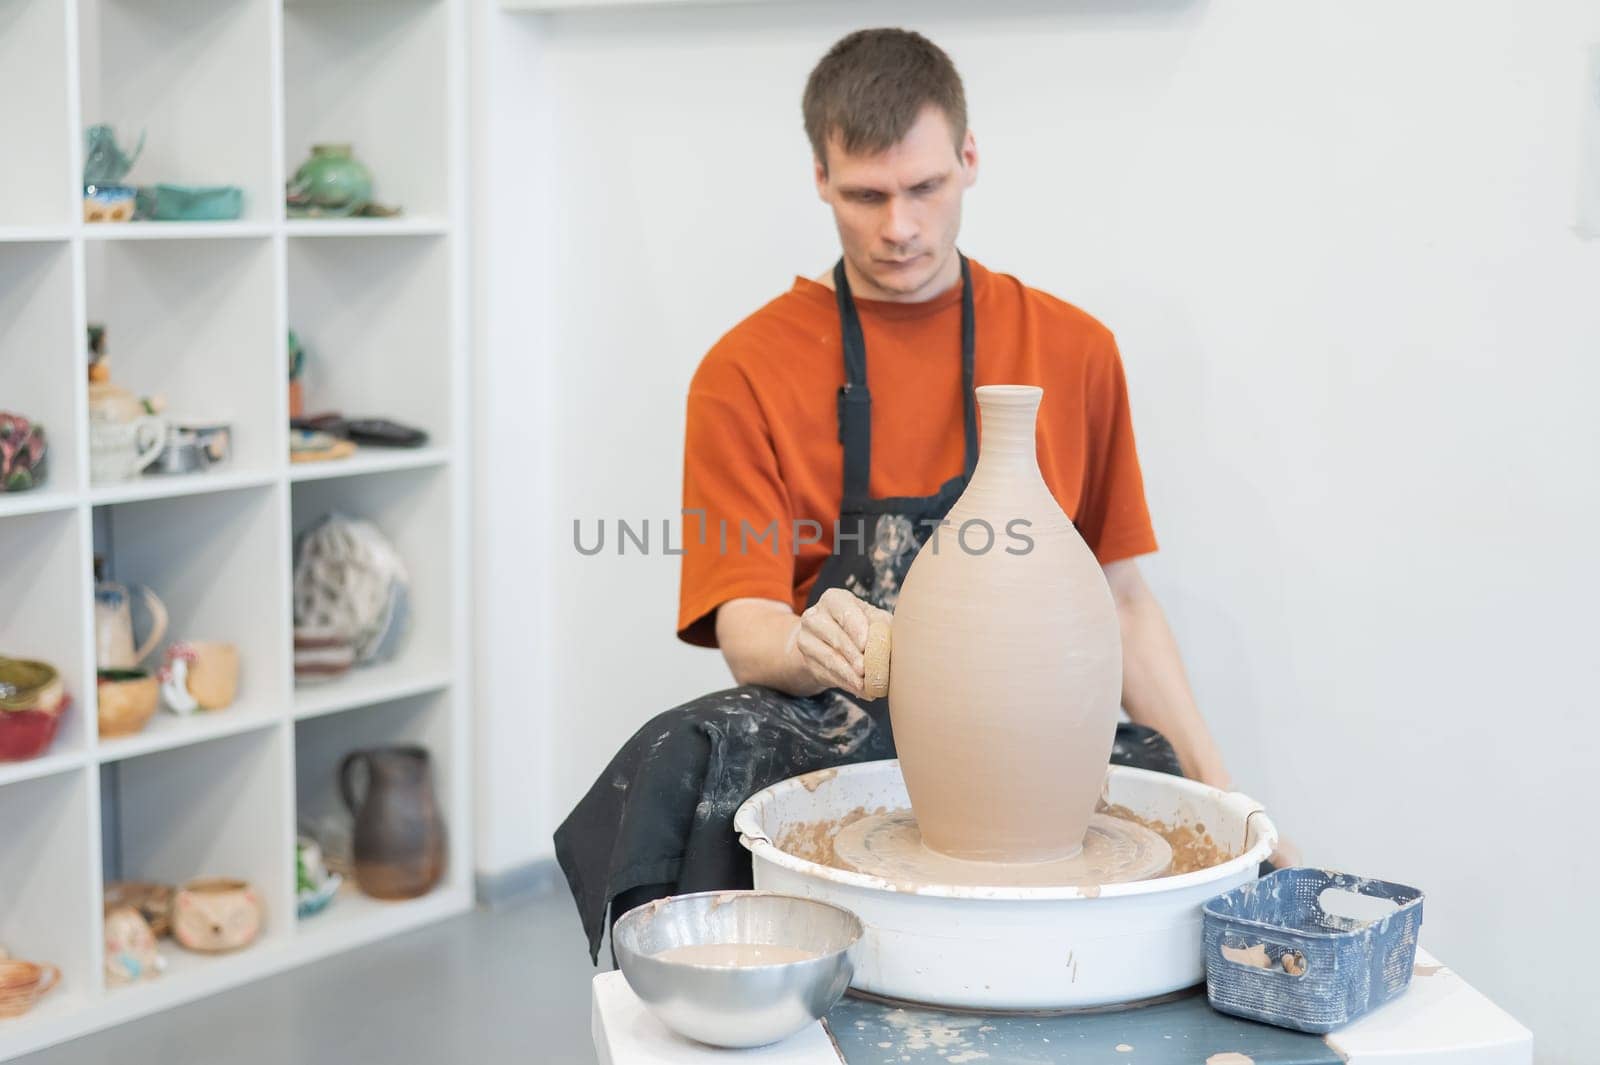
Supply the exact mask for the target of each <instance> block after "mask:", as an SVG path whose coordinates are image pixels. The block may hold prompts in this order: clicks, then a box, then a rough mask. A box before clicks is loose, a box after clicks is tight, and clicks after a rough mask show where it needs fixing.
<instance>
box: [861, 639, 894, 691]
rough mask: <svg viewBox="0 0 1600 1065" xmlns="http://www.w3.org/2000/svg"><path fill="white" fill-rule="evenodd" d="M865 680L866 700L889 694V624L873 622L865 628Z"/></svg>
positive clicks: (863, 689)
mask: <svg viewBox="0 0 1600 1065" xmlns="http://www.w3.org/2000/svg"><path fill="white" fill-rule="evenodd" d="M864 657H865V659H866V667H867V668H866V674H867V675H866V680H865V682H864V684H863V688H862V691H863V694H865V695H866V697H867V698H868V699H882V698H883V697H884V696H885V695H888V694H889V623H888V622H887V621H874V622H873V623H872V624H871V625H870V626H868V628H867V649H866V651H865V652H864Z"/></svg>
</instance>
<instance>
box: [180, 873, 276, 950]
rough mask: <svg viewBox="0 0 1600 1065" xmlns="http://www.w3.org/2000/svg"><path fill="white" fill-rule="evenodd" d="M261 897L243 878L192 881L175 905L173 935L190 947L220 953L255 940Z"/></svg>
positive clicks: (258, 930) (258, 925) (259, 928)
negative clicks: (257, 895)
mask: <svg viewBox="0 0 1600 1065" xmlns="http://www.w3.org/2000/svg"><path fill="white" fill-rule="evenodd" d="M261 920H262V907H261V900H260V899H258V898H257V897H256V893H255V892H254V891H253V890H252V889H251V887H250V885H249V884H247V883H245V882H244V881H243V880H228V879H211V880H191V881H189V883H187V884H185V885H184V886H183V890H182V891H179V892H178V897H177V899H176V900H175V901H174V902H173V904H172V935H173V938H175V939H176V940H177V941H178V942H179V943H181V944H183V945H184V946H185V947H187V948H188V949H190V950H198V951H204V952H207V953H217V952H221V951H227V950H238V949H239V948H240V947H247V946H249V945H250V944H251V943H253V942H255V938H256V935H257V933H259V932H260V931H261Z"/></svg>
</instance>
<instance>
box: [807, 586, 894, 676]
mask: <svg viewBox="0 0 1600 1065" xmlns="http://www.w3.org/2000/svg"><path fill="white" fill-rule="evenodd" d="M889 617H891V615H890V614H889V612H888V611H887V610H879V609H878V608H877V607H875V606H873V605H872V604H871V603H869V602H867V601H866V600H864V599H861V598H859V597H857V596H854V595H851V594H850V593H849V592H847V591H845V590H844V589H843V588H829V589H828V590H827V591H825V592H823V593H822V595H821V596H820V597H818V599H817V601H816V602H815V603H814V604H812V605H811V606H810V607H807V608H806V612H805V613H804V614H801V615H800V623H799V624H798V625H796V626H795V629H794V635H793V636H791V637H790V643H791V646H792V648H793V651H794V653H795V654H798V655H799V656H800V660H801V662H802V663H803V664H804V668H805V669H806V670H807V672H808V673H809V674H810V676H811V677H812V678H813V679H814V680H815V681H816V682H817V683H818V684H819V685H820V687H819V688H818V690H819V691H820V690H821V689H822V688H842V689H843V690H845V691H847V692H849V693H850V694H851V695H861V694H862V687H863V685H864V684H865V682H866V672H867V665H866V654H865V652H866V648H867V628H868V627H869V626H870V625H871V624H872V622H874V621H876V620H879V619H882V620H888V618H889Z"/></svg>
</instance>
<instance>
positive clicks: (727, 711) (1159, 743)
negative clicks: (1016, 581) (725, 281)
mask: <svg viewBox="0 0 1600 1065" xmlns="http://www.w3.org/2000/svg"><path fill="white" fill-rule="evenodd" d="M833 282H834V290H835V293H836V294H837V297H838V303H839V324H840V329H841V333H842V335H843V348H844V364H845V385H844V387H843V388H841V389H840V390H839V398H838V403H839V440H840V443H841V444H842V445H843V448H844V497H843V501H842V504H841V506H840V514H839V530H840V535H839V536H838V537H837V539H836V541H835V543H834V551H833V554H832V555H831V556H830V557H829V558H828V560H827V561H826V562H824V563H823V566H822V569H821V570H820V571H819V572H818V574H817V580H816V584H815V585H814V586H813V587H812V589H811V594H810V597H809V603H812V604H814V603H815V602H816V601H817V600H818V599H820V598H821V597H822V594H823V593H824V592H826V591H827V590H828V589H830V588H844V589H846V590H848V591H850V592H852V593H854V594H855V595H857V596H859V597H860V598H862V599H865V600H866V601H867V602H870V603H872V604H873V605H875V606H878V607H881V608H883V609H884V610H890V611H892V610H893V609H894V605H895V601H896V600H897V599H898V598H899V594H900V585H901V582H902V581H903V580H904V579H905V575H906V572H907V571H908V570H909V569H910V568H911V561H912V559H914V558H915V557H916V555H917V551H918V550H920V549H921V547H922V545H923V543H924V542H925V541H926V540H927V538H928V537H929V536H930V535H931V534H932V532H933V530H934V528H935V527H936V524H935V523H937V522H938V521H939V520H941V519H943V518H944V516H945V515H946V514H947V513H949V511H950V508H951V507H952V506H953V505H954V504H955V501H956V500H957V499H958V498H959V497H960V496H961V493H962V492H963V491H965V490H966V487H967V481H968V479H969V478H971V476H972V471H973V470H974V468H976V466H977V462H978V413H977V400H976V395H975V392H974V382H973V375H974V367H975V350H974V349H975V338H976V323H975V320H974V317H973V307H972V299H973V296H972V274H971V270H970V268H969V267H968V265H967V260H966V257H965V256H962V257H961V284H962V291H961V388H962V420H963V432H964V434H965V439H966V458H965V461H964V463H963V467H962V471H961V473H959V474H958V475H956V476H955V477H952V478H950V480H948V481H946V482H945V483H944V484H943V485H941V486H940V488H939V490H938V491H937V492H936V493H934V494H933V495H931V496H912V497H903V498H897V499H873V498H871V494H870V491H869V481H870V478H871V472H872V396H871V393H870V392H869V391H868V389H867V351H866V344H865V341H864V340H863V339H862V335H861V320H860V318H859V317H858V316H857V313H856V306H855V300H854V299H853V298H852V296H851V293H850V283H849V281H848V279H847V278H846V276H845V270H844V262H843V261H842V260H841V261H840V262H839V264H838V265H836V266H835V267H834V270H833ZM893 757H895V750H894V734H893V732H892V731H891V729H890V725H889V706H888V700H887V699H877V700H866V699H862V698H859V697H856V696H852V695H848V694H846V693H844V692H842V691H840V690H838V689H836V688H835V689H829V690H828V691H825V692H822V693H820V694H818V695H812V696H795V695H787V694H785V693H783V692H779V691H775V690H773V689H771V688H765V687H761V686H758V685H744V686H742V687H738V688H730V689H728V690H726V691H720V692H714V693H712V694H710V695H705V696H701V697H700V698H698V699H693V700H691V701H690V702H687V703H684V704H683V705H682V706H679V707H675V708H674V709H671V710H668V711H666V712H665V713H663V714H660V715H658V716H657V717H655V718H654V719H653V720H651V721H650V723H649V724H647V725H645V726H644V727H643V728H642V729H640V730H639V731H638V732H637V733H635V734H634V736H633V738H632V739H630V740H629V741H628V742H627V743H626V744H624V745H623V747H622V749H621V750H620V751H618V752H617V754H616V756H615V757H614V758H612V760H611V764H610V765H608V766H607V767H606V769H605V771H604V772H603V773H601V774H600V777H599V779H597V780H596V781H595V782H594V785H593V786H592V787H591V788H590V789H589V791H588V793H587V794H586V795H585V796H584V797H583V799H582V800H581V801H580V802H579V803H578V805H577V806H576V807H575V808H574V809H573V811H572V813H571V814H569V815H568V816H567V819H566V820H565V821H564V822H562V824H561V827H560V828H558V829H557V830H556V834H555V849H556V859H557V861H559V862H560V863H561V868H562V870H563V872H565V874H566V877H567V884H568V886H570V887H571V889H572V896H573V899H574V900H575V901H576V902H577V904H578V912H579V915H580V916H581V917H582V920H583V928H584V932H585V933H586V934H587V936H588V939H589V952H590V956H591V957H592V958H594V959H596V960H598V958H599V953H600V943H601V940H602V938H603V937H604V935H605V926H606V911H607V909H608V908H614V909H615V914H616V915H620V914H621V913H622V912H624V911H625V909H626V908H627V905H631V904H637V903H639V902H643V901H645V896H648V897H659V896H661V895H666V894H686V893H689V892H693V891H717V890H733V889H738V888H748V887H750V886H751V871H750V856H749V853H748V852H747V851H745V850H744V849H743V848H742V847H741V846H740V845H739V842H738V840H737V838H736V837H735V834H734V831H733V815H734V813H735V812H736V811H737V810H738V808H739V806H740V804H742V803H743V802H744V800H745V799H747V798H749V797H750V796H751V795H753V794H755V793H756V792H758V791H760V790H762V789H763V788H766V787H770V786H771V785H773V784H776V783H778V782H779V781H783V780H787V779H789V778H790V777H794V776H799V775H800V774H802V773H809V772H811V771H812V770H816V769H828V768H831V767H834V766H840V765H848V764H851V763H855V762H868V761H875V760H878V759H883V758H893ZM1111 760H1112V762H1113V763H1117V764H1124V765H1139V766H1143V767H1145V768H1150V769H1160V770H1162V771H1165V772H1172V773H1177V772H1178V768H1177V759H1176V757H1175V756H1174V755H1173V753H1172V748H1171V746H1170V745H1168V744H1167V742H1166V741H1165V740H1164V739H1163V738H1162V737H1161V736H1160V735H1158V734H1157V733H1155V732H1153V731H1152V730H1150V729H1144V728H1140V727H1137V726H1131V725H1126V724H1124V725H1122V726H1119V728H1118V732H1117V746H1116V748H1115V749H1114V750H1113V752H1112V759H1111ZM619 896H621V897H622V899H625V900H628V901H627V903H626V904H624V903H623V902H622V901H621V900H619Z"/></svg>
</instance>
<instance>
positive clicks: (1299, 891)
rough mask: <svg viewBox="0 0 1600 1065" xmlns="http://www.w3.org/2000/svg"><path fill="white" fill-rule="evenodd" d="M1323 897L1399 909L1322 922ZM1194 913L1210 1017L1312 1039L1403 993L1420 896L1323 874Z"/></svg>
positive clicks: (1287, 873)
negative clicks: (1346, 896) (1343, 896)
mask: <svg viewBox="0 0 1600 1065" xmlns="http://www.w3.org/2000/svg"><path fill="white" fill-rule="evenodd" d="M1330 888H1331V889H1334V890H1338V891H1344V892H1350V893H1353V894H1356V895H1365V896H1369V897H1371V898H1375V899H1387V900H1389V901H1391V902H1394V903H1396V904H1398V906H1399V909H1396V910H1394V911H1393V912H1391V913H1389V914H1387V915H1386V916H1381V917H1377V918H1376V919H1371V918H1362V917H1358V916H1340V915H1339V914H1337V913H1329V912H1327V911H1326V910H1324V909H1323V904H1322V901H1321V899H1322V894H1323V892H1325V891H1327V890H1329V889H1330ZM1203 911H1204V914H1205V950H1206V995H1207V997H1208V998H1209V999H1210V1000H1211V1006H1212V1008H1213V1009H1217V1010H1220V1011H1221V1012H1223V1013H1231V1014H1233V1015H1234V1016H1236V1017H1248V1018H1249V1019H1251V1020H1254V1021H1263V1022H1265V1023H1267V1024H1273V1025H1277V1026H1278V1027H1280V1028H1294V1029H1297V1030H1299V1031H1302V1032H1316V1033H1318V1034H1321V1033H1324V1032H1331V1031H1333V1030H1334V1029H1335V1028H1340V1027H1342V1026H1344V1025H1346V1024H1349V1023H1350V1022H1351V1021H1353V1020H1355V1019H1356V1018H1357V1017H1360V1016H1361V1015H1363V1014H1365V1013H1367V1012H1369V1011H1371V1010H1374V1009H1376V1008H1377V1007H1379V1006H1381V1005H1383V1004H1384V1003H1385V1002H1387V1001H1389V1000H1390V999H1392V998H1394V997H1395V996H1396V995H1398V994H1400V992H1402V991H1404V990H1405V989H1406V986H1407V985H1408V984H1410V982H1411V967H1412V965H1413V964H1414V963H1415V961H1416V956H1417V932H1418V930H1419V929H1420V928H1421V927H1422V892H1420V891H1418V890H1417V889H1416V888H1410V887H1406V886H1405V885H1403V884H1391V883H1389V882H1387V881H1383V880H1367V879H1364V878H1362V877H1358V876H1349V875H1347V874H1344V873H1333V872H1329V871H1327V870H1325V869H1307V868H1296V869H1279V870H1277V871H1276V872H1274V873H1270V874H1268V875H1267V876H1265V877H1263V878H1261V879H1260V880H1257V881H1255V882H1254V883H1250V884H1246V885H1244V886H1243V887H1239V888H1235V889H1234V890H1232V891H1229V892H1226V893H1224V894H1221V895H1218V896H1217V897H1216V898H1214V899H1211V900H1210V901H1208V902H1207V903H1206V904H1205V906H1204V907H1203Z"/></svg>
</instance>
